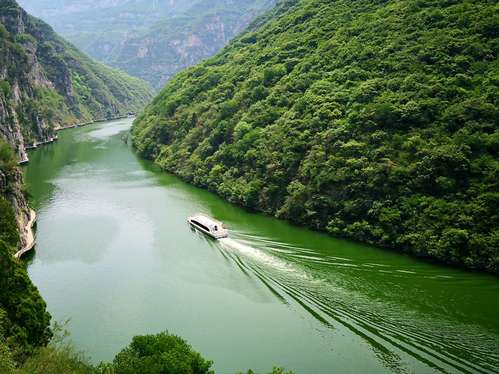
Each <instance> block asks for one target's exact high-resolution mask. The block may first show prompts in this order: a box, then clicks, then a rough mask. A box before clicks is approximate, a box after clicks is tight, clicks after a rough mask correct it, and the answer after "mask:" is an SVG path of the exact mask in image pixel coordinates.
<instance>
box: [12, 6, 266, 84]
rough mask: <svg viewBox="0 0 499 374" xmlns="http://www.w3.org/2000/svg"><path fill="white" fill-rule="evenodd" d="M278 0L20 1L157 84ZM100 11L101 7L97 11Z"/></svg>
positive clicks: (94, 51)
mask: <svg viewBox="0 0 499 374" xmlns="http://www.w3.org/2000/svg"><path fill="white" fill-rule="evenodd" d="M273 3H274V0H232V1H226V0H183V1H172V2H166V1H159V2H152V1H150V0H134V1H130V0H115V1H113V2H102V1H100V0H85V1H81V0H61V1H58V2H57V3H56V4H54V2H53V1H48V0H42V1H40V0H21V4H22V5H24V6H26V7H27V9H28V10H30V11H31V12H33V14H34V15H36V16H39V17H41V18H42V19H44V20H45V21H47V22H48V23H49V24H51V25H52V26H54V28H55V30H56V31H57V32H59V33H61V35H63V36H64V37H65V38H67V39H68V40H70V41H71V42H72V43H74V44H75V45H76V46H77V47H78V48H80V49H81V50H83V51H85V52H86V53H88V54H89V55H91V56H92V57H93V58H96V59H97V60H99V61H102V62H104V63H106V64H108V65H110V66H113V67H117V68H119V69H123V70H124V71H126V72H127V73H129V74H131V75H133V76H136V77H139V78H142V79H144V80H146V81H148V82H149V83H150V84H151V85H152V86H154V87H155V88H157V89H160V88H162V87H163V85H164V84H165V82H166V81H167V80H168V79H169V78H171V77H172V76H173V75H174V74H175V73H176V72H178V71H180V70H182V69H183V68H186V67H188V66H192V65H193V64H195V63H197V62H199V61H201V60H202V59H204V58H207V57H210V56H212V55H213V54H215V53H216V52H218V51H219V50H220V49H221V48H222V47H223V46H224V45H225V44H226V43H227V42H228V41H229V40H230V39H232V38H233V37H234V36H236V35H237V34H238V33H240V32H241V31H242V30H244V28H245V27H246V26H247V25H248V24H249V23H250V22H251V20H252V19H253V18H254V17H255V16H256V15H258V14H259V13H261V12H262V11H263V10H265V9H267V8H268V7H270V6H271V5H272V4H273ZM96 10H97V11H96Z"/></svg>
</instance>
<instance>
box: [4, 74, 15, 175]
mask: <svg viewBox="0 0 499 374" xmlns="http://www.w3.org/2000/svg"><path fill="white" fill-rule="evenodd" d="M0 83H1V82H0ZM17 163H18V161H17V158H16V155H15V153H14V150H13V149H12V147H11V146H10V144H9V143H7V142H6V141H5V140H4V139H2V138H0V171H2V172H4V173H9V172H10V171H12V169H13V168H14V167H16V166H17Z"/></svg>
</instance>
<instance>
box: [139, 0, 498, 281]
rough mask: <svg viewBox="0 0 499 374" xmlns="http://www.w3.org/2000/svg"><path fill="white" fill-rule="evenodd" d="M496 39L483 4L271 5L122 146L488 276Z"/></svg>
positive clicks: (247, 197) (194, 71) (317, 222)
mask: <svg viewBox="0 0 499 374" xmlns="http://www.w3.org/2000/svg"><path fill="white" fill-rule="evenodd" d="M498 35H499V17H498V6H497V3H496V2H495V1H473V0H465V1H457V0H417V1H414V0H401V1H371V0H369V1H368V0H350V1H346V0H336V1H331V0H327V1H326V0H302V1H287V2H281V3H280V5H279V6H278V8H277V10H274V11H273V13H272V14H269V15H267V16H266V17H265V18H264V19H262V20H260V21H258V22H257V23H256V24H255V25H254V26H253V29H252V30H250V31H248V32H247V33H246V34H244V35H242V36H241V37H239V38H238V39H237V40H235V41H233V42H232V43H231V44H230V45H229V46H228V47H226V48H225V49H224V50H223V51H222V52H221V53H219V54H218V55H217V56H216V57H214V58H212V59H210V60H207V61H205V62H204V63H202V64H200V65H198V66H196V67H194V68H191V69H188V70H187V71H184V72H182V73H180V74H178V75H177V76H176V78H175V79H173V80H172V81H171V82H170V83H169V84H168V85H167V86H166V88H165V89H164V90H163V91H162V92H161V94H160V95H159V96H158V97H157V98H156V99H155V100H154V101H153V103H152V104H151V105H149V106H148V107H147V109H146V111H145V112H144V113H143V114H142V115H141V116H140V117H139V118H138V119H137V121H136V123H135V125H134V129H133V141H134V144H135V146H136V147H137V149H138V150H139V152H140V154H141V155H143V156H144V157H147V158H150V159H153V160H155V161H156V162H157V163H158V164H159V165H161V167H162V168H164V169H165V170H167V171H170V172H173V173H175V174H177V175H179V176H181V177H182V178H184V179H185V180H188V181H190V182H192V183H194V184H196V185H199V186H205V187H207V188H209V189H210V190H212V191H215V192H216V193H218V194H220V195H222V196H223V197H225V198H226V199H228V200H229V201H231V202H234V203H236V204H241V205H244V206H246V207H249V208H251V209H255V210H260V211H263V212H266V213H269V214H274V215H277V216H279V217H283V218H286V219H289V220H292V221H294V222H297V223H300V224H303V225H307V226H309V227H312V228H314V229H319V230H325V231H327V232H329V233H331V234H333V235H337V236H344V237H348V238H352V239H355V240H359V241H363V242H367V243H373V244H377V245H381V246H385V247H391V248H395V249H397V250H402V251H407V252H411V253H413V254H416V255H418V256H425V257H431V258H437V259H439V260H442V261H445V262H449V263H453V264H459V265H463V266H466V267H470V268H478V269H487V270H489V271H492V272H498V271H499V213H498V209H497V207H498V206H499V162H498V158H497V155H498V152H499V131H498V120H499V113H498V108H499V106H498V98H499V95H498V92H499V90H498V85H499V64H498V61H497V52H498V47H499V43H498V40H499V39H498Z"/></svg>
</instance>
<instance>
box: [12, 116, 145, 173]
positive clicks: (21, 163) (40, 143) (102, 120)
mask: <svg viewBox="0 0 499 374" xmlns="http://www.w3.org/2000/svg"><path fill="white" fill-rule="evenodd" d="M131 117H135V113H134V114H133V115H132V114H127V115H123V116H117V117H112V118H104V119H96V120H95V121H91V122H84V123H75V124H73V125H66V126H57V127H54V133H55V134H54V136H53V137H51V138H49V139H47V140H43V141H40V142H38V143H37V142H35V143H33V144H30V145H25V146H24V149H25V150H26V151H28V150H31V149H37V148H38V147H41V146H43V145H46V144H51V143H54V142H55V141H57V140H58V139H59V136H58V135H57V133H58V132H59V131H63V130H68V129H75V128H78V127H84V126H89V125H92V124H94V123H100V122H107V121H116V120H119V119H125V118H131ZM27 163H29V157H28V155H27V154H26V157H25V158H23V159H22V160H20V161H19V165H26V164H27Z"/></svg>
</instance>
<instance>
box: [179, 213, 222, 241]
mask: <svg viewBox="0 0 499 374" xmlns="http://www.w3.org/2000/svg"><path fill="white" fill-rule="evenodd" d="M187 223H188V224H189V225H190V226H191V227H192V228H194V229H196V230H197V231H200V232H202V233H203V234H205V235H208V236H209V237H211V238H213V239H216V240H218V239H222V238H226V237H228V236H229V234H228V232H227V230H225V229H223V228H222V227H221V228H220V229H219V230H217V231H211V230H209V229H207V228H206V227H205V226H204V225H202V224H199V223H198V222H196V221H195V220H194V219H192V217H191V218H189V219H188V220H187Z"/></svg>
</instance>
